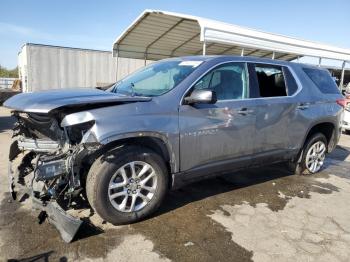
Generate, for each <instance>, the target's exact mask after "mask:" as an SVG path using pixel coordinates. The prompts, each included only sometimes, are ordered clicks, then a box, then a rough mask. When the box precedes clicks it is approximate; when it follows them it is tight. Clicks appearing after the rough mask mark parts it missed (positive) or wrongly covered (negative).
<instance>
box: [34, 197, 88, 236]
mask: <svg viewBox="0 0 350 262" xmlns="http://www.w3.org/2000/svg"><path fill="white" fill-rule="evenodd" d="M33 208H34V209H37V210H40V211H41V212H45V213H43V214H44V215H46V216H47V220H48V221H49V223H50V224H52V225H54V226H55V227H56V229H57V230H58V232H60V235H61V237H62V239H63V240H64V241H65V242H67V243H70V242H71V241H72V240H73V239H74V237H75V235H76V234H77V232H78V230H79V228H80V226H81V224H82V223H83V221H82V220H80V219H79V218H76V217H73V216H71V215H69V214H67V213H66V212H65V211H64V210H63V209H62V208H61V207H60V206H59V205H58V203H57V202H51V201H50V202H47V203H43V202H42V201H41V200H39V199H37V198H35V197H33Z"/></svg>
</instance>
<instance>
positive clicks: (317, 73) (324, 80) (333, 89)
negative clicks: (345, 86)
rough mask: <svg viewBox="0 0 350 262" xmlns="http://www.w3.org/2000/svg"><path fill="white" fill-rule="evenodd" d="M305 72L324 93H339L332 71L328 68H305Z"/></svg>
mask: <svg viewBox="0 0 350 262" xmlns="http://www.w3.org/2000/svg"><path fill="white" fill-rule="evenodd" d="M303 70H304V72H305V74H306V75H307V76H308V77H309V78H310V79H311V80H312V82H314V84H315V85H316V86H317V87H318V89H319V90H320V91H321V92H322V93H324V94H339V90H338V87H337V85H336V84H335V82H334V80H333V79H332V77H331V75H330V73H329V72H328V71H326V70H319V69H313V68H303Z"/></svg>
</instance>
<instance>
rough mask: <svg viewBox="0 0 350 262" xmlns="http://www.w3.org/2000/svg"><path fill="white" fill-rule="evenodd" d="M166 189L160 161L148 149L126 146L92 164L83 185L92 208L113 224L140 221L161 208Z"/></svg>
mask: <svg viewBox="0 0 350 262" xmlns="http://www.w3.org/2000/svg"><path fill="white" fill-rule="evenodd" d="M167 188H168V174H167V168H166V166H165V164H164V161H163V159H162V158H161V157H160V156H159V155H158V154H156V153H155V152H153V151H152V150H150V149H148V148H143V147H137V146H127V147H125V148H122V149H120V150H117V151H112V152H108V153H107V154H106V155H104V156H101V157H100V158H99V159H97V160H96V161H95V163H94V164H93V166H92V167H91V169H90V172H89V174H88V177H87V182H86V193H87V197H88V200H89V203H90V205H91V206H92V208H93V209H94V210H95V211H96V212H97V214H98V215H99V216H100V217H102V218H103V219H104V220H106V221H108V222H110V223H112V224H115V225H117V224H127V223H132V222H136V221H139V220H141V219H143V218H145V217H147V216H149V215H150V214H152V213H153V212H154V211H155V210H156V209H157V208H158V207H159V206H160V204H161V202H162V200H163V198H164V196H165V193H166V191H167Z"/></svg>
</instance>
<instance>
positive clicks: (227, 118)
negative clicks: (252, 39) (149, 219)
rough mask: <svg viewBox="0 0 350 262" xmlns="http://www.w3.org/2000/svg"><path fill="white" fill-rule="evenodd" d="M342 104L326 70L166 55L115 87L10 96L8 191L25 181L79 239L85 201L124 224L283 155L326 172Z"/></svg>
mask: <svg viewBox="0 0 350 262" xmlns="http://www.w3.org/2000/svg"><path fill="white" fill-rule="evenodd" d="M343 105H344V99H343V97H342V95H341V94H340V92H339V91H338V88H337V86H336V84H335V83H334V81H333V80H332V78H331V76H330V74H329V73H328V71H326V70H324V69H321V68H318V67H313V66H309V65H304V64H297V63H290V62H283V61H276V60H269V59H258V58H253V57H235V56H195V57H182V58H174V59H167V60H162V61H159V62H156V63H153V64H151V65H149V66H146V67H144V68H142V69H141V70H139V71H137V72H136V73H133V74H132V75H130V76H128V77H126V78H125V79H123V80H121V81H119V82H117V83H116V84H115V85H113V86H112V87H111V88H110V89H108V90H106V91H102V90H97V89H68V90H53V91H44V92H38V93H23V94H19V95H16V96H14V97H12V98H10V99H9V100H7V101H6V102H5V106H6V107H8V108H11V109H13V115H14V116H15V117H16V118H17V119H18V121H17V123H16V125H15V127H14V142H13V144H12V145H11V149H10V154H9V159H10V168H9V171H10V172H9V177H10V182H11V186H10V190H11V192H12V195H13V197H16V196H17V197H18V195H16V194H17V191H18V190H17V188H21V187H22V186H23V185H27V188H29V190H27V191H26V192H27V193H28V192H29V193H30V194H31V195H32V197H33V201H34V203H35V205H36V206H37V207H39V209H41V210H43V211H44V212H46V215H48V216H49V217H52V216H53V217H54V218H53V219H51V221H52V222H53V223H54V224H55V225H56V226H57V227H58V229H59V230H60V232H61V234H62V236H63V238H64V239H65V240H66V241H70V240H71V239H72V237H73V236H74V234H75V232H76V230H77V229H78V228H79V226H80V220H79V219H77V218H75V217H73V216H71V215H70V214H69V210H70V209H72V208H74V207H75V205H77V203H80V202H81V201H80V200H88V202H89V204H90V205H91V207H92V208H93V210H94V211H95V212H96V213H97V214H98V215H99V216H100V217H102V218H103V219H104V220H106V221H108V222H110V223H112V224H115V225H117V224H125V223H132V222H135V221H139V220H141V219H143V218H145V217H146V216H149V215H150V214H151V213H153V212H154V211H155V210H156V209H157V208H158V207H159V206H160V204H161V203H162V200H163V199H164V196H165V194H166V192H167V191H168V190H169V189H172V188H178V187H179V186H181V185H183V184H186V183H190V182H193V181H196V180H198V179H202V178H204V177H209V176H212V175H217V174H221V173H227V172H232V171H236V170H238V169H242V168H247V167H254V166H255V167H258V166H262V165H266V164H272V163H277V162H286V163H288V167H289V168H292V169H293V171H294V172H296V173H299V174H312V173H316V172H318V171H319V170H320V169H321V168H322V166H323V164H324V160H325V156H326V153H327V152H330V151H331V150H332V149H333V148H334V147H335V146H336V144H337V142H338V139H339V136H340V125H339V123H340V121H341V116H342V111H343ZM21 152H24V154H20V153H21ZM19 156H21V160H20V161H18V157H19ZM15 163H16V164H15ZM41 215H42V217H44V215H43V213H41Z"/></svg>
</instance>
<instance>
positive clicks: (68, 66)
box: [18, 43, 150, 92]
mask: <svg viewBox="0 0 350 262" xmlns="http://www.w3.org/2000/svg"><path fill="white" fill-rule="evenodd" d="M117 59H118V60H117ZM148 62H150V61H147V63H148ZM144 65H145V62H144V60H141V59H133V58H115V57H113V56H112V52H109V51H101V50H90V49H81V48H71V47H62V46H50V45H42V44H32V43H28V44H25V45H23V46H22V48H21V50H20V52H19V53H18V70H19V78H20V79H21V81H22V90H23V92H34V91H39V90H47V89H59V88H85V87H96V86H106V85H109V84H112V83H114V82H116V81H117V80H120V79H121V78H122V77H124V76H126V75H128V74H130V73H132V72H133V71H135V70H137V69H138V68H140V67H142V66H144ZM117 71H118V72H117Z"/></svg>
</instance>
